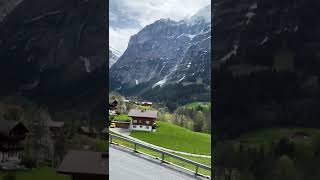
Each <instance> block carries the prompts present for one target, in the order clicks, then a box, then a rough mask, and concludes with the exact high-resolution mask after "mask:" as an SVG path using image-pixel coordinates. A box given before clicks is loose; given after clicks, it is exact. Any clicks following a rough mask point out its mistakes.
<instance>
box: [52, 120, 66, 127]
mask: <svg viewBox="0 0 320 180" xmlns="http://www.w3.org/2000/svg"><path fill="white" fill-rule="evenodd" d="M48 126H49V127H58V128H61V127H63V126H64V122H60V121H48Z"/></svg>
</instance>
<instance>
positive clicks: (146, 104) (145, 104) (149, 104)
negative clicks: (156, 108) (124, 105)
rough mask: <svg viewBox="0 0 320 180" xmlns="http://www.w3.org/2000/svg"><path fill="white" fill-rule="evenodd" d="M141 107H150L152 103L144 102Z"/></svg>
mask: <svg viewBox="0 0 320 180" xmlns="http://www.w3.org/2000/svg"><path fill="white" fill-rule="evenodd" d="M141 105H142V106H152V102H147V101H144V102H141Z"/></svg>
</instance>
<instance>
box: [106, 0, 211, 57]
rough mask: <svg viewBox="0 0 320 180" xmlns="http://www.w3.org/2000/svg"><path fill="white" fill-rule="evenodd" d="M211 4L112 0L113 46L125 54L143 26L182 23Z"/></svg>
mask: <svg viewBox="0 0 320 180" xmlns="http://www.w3.org/2000/svg"><path fill="white" fill-rule="evenodd" d="M210 2H211V1H210V0H161V1H158V0H157V1H155V0H134V1H133V0H110V3H109V8H110V11H109V12H110V13H109V16H110V17H109V18H111V19H109V22H110V24H109V32H110V35H109V42H110V45H112V46H113V47H114V48H116V49H119V50H122V51H124V50H125V48H126V47H127V44H128V41H129V39H130V36H132V35H133V34H135V33H137V32H138V31H139V30H141V29H142V28H143V27H144V26H146V25H148V24H151V23H153V22H155V21H156V20H159V19H161V18H170V19H173V20H176V21H179V20H181V19H183V18H186V17H190V16H191V15H193V14H194V13H196V12H197V11H198V10H199V9H201V8H202V7H204V6H206V5H209V4H210ZM120 20H121V21H120ZM117 23H119V24H120V23H121V25H119V24H117Z"/></svg>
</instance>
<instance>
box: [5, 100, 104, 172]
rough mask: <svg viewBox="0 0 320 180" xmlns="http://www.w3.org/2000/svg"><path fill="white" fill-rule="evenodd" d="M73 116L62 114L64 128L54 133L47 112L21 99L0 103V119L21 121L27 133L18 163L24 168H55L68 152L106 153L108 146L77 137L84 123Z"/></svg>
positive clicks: (49, 115) (80, 136)
mask: <svg viewBox="0 0 320 180" xmlns="http://www.w3.org/2000/svg"><path fill="white" fill-rule="evenodd" d="M77 117H78V116H73V115H72V114H64V119H63V120H64V122H65V123H64V127H63V128H62V129H59V133H54V132H52V131H51V130H50V128H49V126H48V125H47V123H48V121H51V120H52V116H51V114H50V113H49V111H48V109H47V108H45V107H42V106H39V105H38V104H36V103H34V102H31V101H29V100H27V99H24V98H16V97H12V98H11V97H10V98H4V99H1V100H0V118H2V119H5V120H10V121H20V122H23V124H24V125H25V126H26V127H27V129H28V130H29V133H28V134H27V136H26V139H25V144H24V153H23V155H22V157H21V161H22V162H21V163H22V164H23V165H24V166H25V167H27V168H37V167H42V166H50V167H57V166H58V165H59V164H60V162H61V161H62V159H63V158H64V156H65V154H66V153H67V151H68V150H70V149H79V150H84V149H86V150H94V151H105V150H106V149H107V145H106V144H107V143H106V142H105V147H103V146H104V145H102V144H101V142H100V141H99V139H93V138H89V137H85V136H82V135H79V133H78V128H79V127H80V126H81V125H84V124H83V123H84V122H83V119H78V118H77Z"/></svg>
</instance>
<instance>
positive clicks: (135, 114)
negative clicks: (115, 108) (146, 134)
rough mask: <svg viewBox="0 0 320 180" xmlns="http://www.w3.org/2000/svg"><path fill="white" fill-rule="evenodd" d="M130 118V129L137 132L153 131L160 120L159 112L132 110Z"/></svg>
mask: <svg viewBox="0 0 320 180" xmlns="http://www.w3.org/2000/svg"><path fill="white" fill-rule="evenodd" d="M128 116H129V117H131V118H132V120H131V125H130V128H131V129H132V130H137V131H153V130H154V129H155V124H156V120H157V118H158V114H157V111H153V110H139V109H131V110H130V112H129V114H128Z"/></svg>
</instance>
